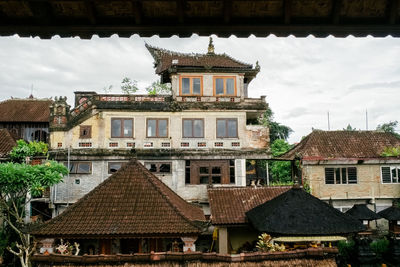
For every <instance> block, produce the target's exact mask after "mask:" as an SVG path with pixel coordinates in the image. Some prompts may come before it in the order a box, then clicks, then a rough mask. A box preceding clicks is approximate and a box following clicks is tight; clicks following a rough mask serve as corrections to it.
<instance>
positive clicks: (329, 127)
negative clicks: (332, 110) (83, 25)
mask: <svg viewBox="0 0 400 267" xmlns="http://www.w3.org/2000/svg"><path fill="white" fill-rule="evenodd" d="M330 130H331V123H330V121H329V111H328V131H330Z"/></svg>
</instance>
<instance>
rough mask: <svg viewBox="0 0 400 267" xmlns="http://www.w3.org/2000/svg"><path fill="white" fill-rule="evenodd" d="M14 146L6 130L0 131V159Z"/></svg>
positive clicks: (12, 138) (13, 141)
mask: <svg viewBox="0 0 400 267" xmlns="http://www.w3.org/2000/svg"><path fill="white" fill-rule="evenodd" d="M16 145H17V143H16V142H15V139H14V137H13V136H12V135H11V133H10V132H9V131H8V130H6V129H0V157H4V156H6V155H7V154H8V153H9V152H10V151H11V150H12V149H13V147H14V146H16Z"/></svg>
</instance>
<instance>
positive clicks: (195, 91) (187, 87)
mask: <svg viewBox="0 0 400 267" xmlns="http://www.w3.org/2000/svg"><path fill="white" fill-rule="evenodd" d="M180 80H181V82H180V90H181V92H180V95H199V96H200V95H202V91H203V79H202V77H186V76H183V77H181V79H180Z"/></svg>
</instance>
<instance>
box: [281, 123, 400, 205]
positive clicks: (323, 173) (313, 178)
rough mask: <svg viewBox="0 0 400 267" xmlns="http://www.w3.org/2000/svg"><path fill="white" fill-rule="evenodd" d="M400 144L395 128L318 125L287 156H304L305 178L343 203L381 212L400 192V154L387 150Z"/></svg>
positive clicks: (319, 193) (325, 195) (327, 198)
mask: <svg viewBox="0 0 400 267" xmlns="http://www.w3.org/2000/svg"><path fill="white" fill-rule="evenodd" d="M399 146H400V139H399V138H397V137H396V136H395V135H393V134H391V133H384V132H376V131H321V130H317V131H313V132H312V133H310V134H309V135H308V136H306V137H305V138H304V139H303V140H302V141H301V142H300V143H299V144H297V145H296V146H295V147H294V148H293V149H291V150H290V151H288V152H287V153H286V154H284V155H282V156H281V159H288V160H300V163H301V164H300V165H301V176H302V182H303V184H308V185H309V186H310V188H311V192H312V194H313V195H314V196H316V197H318V198H320V199H322V200H325V201H329V202H330V203H331V204H332V205H333V206H334V207H336V208H337V209H339V210H341V211H343V212H345V211H347V210H349V209H350V208H351V207H353V205H354V204H368V207H369V208H370V209H371V210H373V211H375V212H379V211H381V210H383V209H385V208H387V207H390V206H392V201H393V200H394V199H397V198H399V197H400V183H399V174H400V158H399V157H390V156H384V154H383V152H384V150H385V149H386V148H393V147H399Z"/></svg>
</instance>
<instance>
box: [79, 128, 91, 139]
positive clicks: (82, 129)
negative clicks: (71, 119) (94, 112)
mask: <svg viewBox="0 0 400 267" xmlns="http://www.w3.org/2000/svg"><path fill="white" fill-rule="evenodd" d="M85 130H86V131H88V134H87V135H84V134H83V133H84V131H85ZM90 138H92V125H79V139H90Z"/></svg>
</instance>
